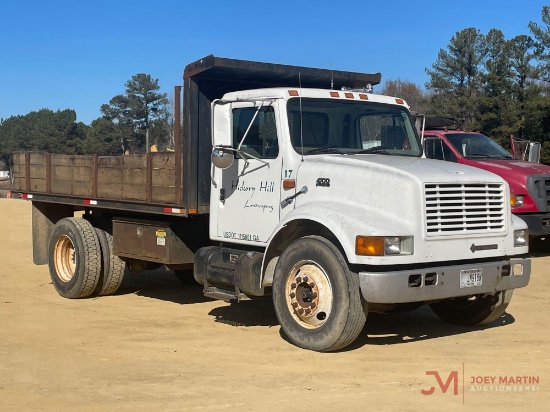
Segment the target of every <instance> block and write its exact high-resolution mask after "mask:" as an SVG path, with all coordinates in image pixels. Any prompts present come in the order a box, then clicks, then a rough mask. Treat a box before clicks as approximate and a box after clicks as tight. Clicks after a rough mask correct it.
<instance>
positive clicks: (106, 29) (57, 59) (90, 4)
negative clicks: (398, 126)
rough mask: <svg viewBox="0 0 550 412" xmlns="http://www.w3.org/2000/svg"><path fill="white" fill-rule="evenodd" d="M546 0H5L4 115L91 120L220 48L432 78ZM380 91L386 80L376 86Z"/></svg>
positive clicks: (518, 29)
mask: <svg viewBox="0 0 550 412" xmlns="http://www.w3.org/2000/svg"><path fill="white" fill-rule="evenodd" d="M545 3H546V2H544V1H539V0H524V1H521V2H518V1H503V0H475V1H474V0H461V1H453V2H451V1H443V0H429V1H422V0H420V1H401V0H394V1H376V0H355V1H349V0H339V1H326V0H310V1H301V0H294V1H288V0H256V1H249V0H246V1H239V0H219V1H209V0H202V1H201V0H192V1H188V0H180V1H177V0H156V1H142V0H133V1H131V0H109V1H105V0H87V1H86V0H84V1H82V0H66V1H65V0H35V1H32V0H1V1H0V119H1V118H4V119H6V118H8V117H10V116H14V115H24V114H27V113H29V112H31V111H35V110H39V109H41V108H49V109H52V110H58V109H59V110H63V109H74V110H75V111H76V113H77V116H78V119H77V120H78V121H82V122H84V123H86V124H89V123H90V122H91V121H92V120H94V119H96V118H98V117H100V116H101V113H100V110H99V109H100V107H101V105H102V104H104V103H108V102H109V100H110V99H111V98H112V97H113V96H115V95H117V94H122V93H124V85H125V83H126V82H127V81H128V80H129V79H130V78H131V77H132V76H133V75H135V74H137V73H147V74H150V75H151V76H152V77H153V78H158V79H159V84H160V86H161V88H162V91H164V92H167V93H168V94H169V95H172V94H173V92H172V91H173V87H174V86H175V85H179V84H182V83H183V82H182V74H183V69H184V67H185V65H186V64H187V63H190V62H192V61H195V60H198V59H200V58H201V57H204V56H207V55H209V54H214V55H216V56H218V57H227V58H235V59H244V60H256V61H263V62H269V63H280V64H292V65H297V66H308V67H318V68H327V69H330V68H331V69H334V70H347V71H357V72H365V73H376V72H381V73H382V80H383V81H384V80H387V79H392V80H397V79H401V80H406V81H410V82H413V83H415V84H417V85H419V86H423V85H424V84H425V83H426V82H427V81H428V77H427V75H426V72H425V69H426V68H429V67H431V65H432V64H433V63H434V62H435V60H436V58H437V53H438V51H439V50H440V49H446V48H447V46H448V44H449V41H450V39H451V38H452V36H453V35H454V34H455V33H456V32H458V31H460V30H463V29H465V28H468V27H475V28H477V29H479V30H481V32H482V33H483V34H486V33H487V32H488V31H489V30H490V29H491V28H496V29H500V30H502V32H503V33H504V36H505V37H506V38H507V39H510V38H512V37H514V36H516V35H519V34H530V32H529V28H528V27H527V26H528V24H529V22H530V21H534V22H537V23H539V24H541V11H542V7H543V5H544V4H545ZM375 91H376V88H375Z"/></svg>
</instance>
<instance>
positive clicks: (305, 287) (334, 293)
mask: <svg viewBox="0 0 550 412" xmlns="http://www.w3.org/2000/svg"><path fill="white" fill-rule="evenodd" d="M273 303H274V307H275V312H276V314H277V318H278V319H279V323H280V324H281V328H282V330H283V332H284V333H285V335H286V336H287V337H288V338H289V339H290V341H291V342H292V343H294V344H295V345H297V346H299V347H301V348H304V349H310V350H315V351H320V352H328V351H333V350H337V349H341V348H343V347H345V346H347V345H349V344H350V343H352V342H353V341H354V340H355V338H357V336H358V335H359V333H361V330H362V329H363V326H364V324H365V321H366V314H365V312H364V311H363V305H362V300H361V295H360V290H359V278H358V276H357V274H356V273H353V272H350V271H349V270H348V267H347V264H346V261H345V259H344V257H343V256H342V254H341V253H340V251H339V250H338V249H337V248H336V247H335V246H334V245H333V244H332V243H331V242H329V241H328V240H326V239H324V238H321V237H317V236H311V237H305V238H301V239H298V240H295V241H294V242H292V243H291V244H290V245H289V246H288V248H287V249H286V250H285V251H284V252H283V254H282V255H281V257H280V258H279V261H278V263H277V267H276V268H275V274H274V278H273Z"/></svg>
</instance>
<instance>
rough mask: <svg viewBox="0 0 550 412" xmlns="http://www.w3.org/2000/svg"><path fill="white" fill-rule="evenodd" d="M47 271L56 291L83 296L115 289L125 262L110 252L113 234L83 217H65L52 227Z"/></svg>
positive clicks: (67, 294) (73, 297)
mask: <svg viewBox="0 0 550 412" xmlns="http://www.w3.org/2000/svg"><path fill="white" fill-rule="evenodd" d="M48 253H49V271H50V277H51V279H52V283H53V285H54V287H55V289H56V290H57V292H58V293H59V294H60V295H61V296H63V297H66V298H69V299H76V298H85V297H89V296H92V295H108V294H112V293H114V292H116V290H117V289H118V287H119V286H120V284H121V282H122V278H123V276H124V268H125V264H124V262H123V261H122V260H120V258H118V257H117V256H114V255H113V253H112V236H111V234H110V233H108V232H107V231H105V230H103V229H101V228H99V227H94V226H93V225H92V224H91V223H90V222H89V221H87V220H85V219H83V218H74V217H69V218H64V219H61V220H60V221H58V222H57V223H56V224H55V226H54V228H53V231H52V235H51V237H50V243H49V250H48Z"/></svg>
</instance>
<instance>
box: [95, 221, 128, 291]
mask: <svg viewBox="0 0 550 412" xmlns="http://www.w3.org/2000/svg"><path fill="white" fill-rule="evenodd" d="M95 232H96V235H97V238H98V240H99V245H100V248H101V275H100V278H99V282H98V285H97V288H96V293H97V294H98V295H100V296H105V295H110V294H113V293H115V292H116V291H117V290H118V288H119V287H120V284H121V283H122V279H123V278H124V270H125V269H126V263H125V262H124V261H122V260H121V259H120V258H119V257H118V256H115V255H113V236H112V235H111V234H110V233H109V232H107V231H105V230H103V229H99V228H97V227H96V228H95Z"/></svg>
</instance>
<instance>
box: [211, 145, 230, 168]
mask: <svg viewBox="0 0 550 412" xmlns="http://www.w3.org/2000/svg"><path fill="white" fill-rule="evenodd" d="M231 150H232V149H228V148H225V149H224V147H223V146H216V147H214V150H212V164H213V165H214V166H215V167H217V168H219V169H227V168H228V167H230V166H231V165H232V164H233V161H234V160H235V156H234V155H233V153H232V151H231Z"/></svg>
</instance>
